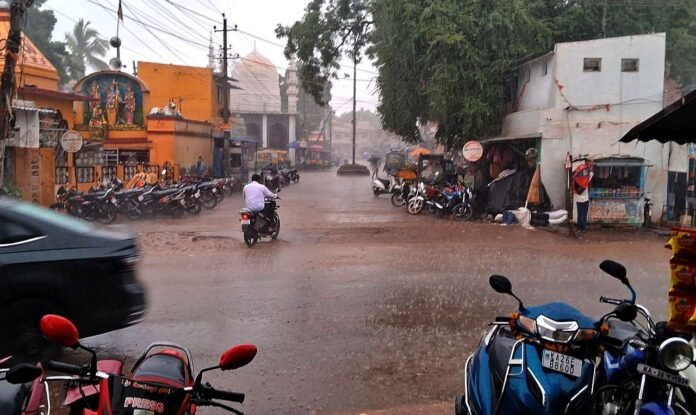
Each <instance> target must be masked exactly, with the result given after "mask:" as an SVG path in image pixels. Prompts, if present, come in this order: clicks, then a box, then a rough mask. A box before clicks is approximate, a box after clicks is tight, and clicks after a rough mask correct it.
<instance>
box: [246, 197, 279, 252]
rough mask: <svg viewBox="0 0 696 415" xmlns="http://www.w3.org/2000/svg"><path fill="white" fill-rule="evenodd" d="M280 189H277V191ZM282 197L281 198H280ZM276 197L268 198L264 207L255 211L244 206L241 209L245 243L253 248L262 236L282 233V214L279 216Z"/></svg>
mask: <svg viewBox="0 0 696 415" xmlns="http://www.w3.org/2000/svg"><path fill="white" fill-rule="evenodd" d="M277 192H280V189H276V193H277ZM278 199H280V198H278ZM278 207H279V206H278V205H277V204H276V199H271V198H268V197H267V198H266V203H265V206H264V209H263V210H262V211H261V212H253V211H251V210H250V209H247V208H244V209H242V210H240V211H239V222H240V223H241V224H242V232H243V233H244V243H246V245H247V246H248V247H249V248H251V247H252V246H254V245H256V243H257V242H258V240H259V239H260V238H271V239H273V240H275V239H277V238H278V234H280V216H278V212H277V210H278Z"/></svg>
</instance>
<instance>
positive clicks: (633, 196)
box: [587, 157, 649, 226]
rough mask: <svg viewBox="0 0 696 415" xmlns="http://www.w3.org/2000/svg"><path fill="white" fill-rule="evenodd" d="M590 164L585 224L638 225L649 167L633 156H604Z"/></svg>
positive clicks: (641, 218) (641, 217)
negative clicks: (587, 209) (587, 211)
mask: <svg viewBox="0 0 696 415" xmlns="http://www.w3.org/2000/svg"><path fill="white" fill-rule="evenodd" d="M592 161H593V162H594V167H593V177H592V181H591V183H590V188H589V197H590V209H589V213H588V217H587V219H588V222H589V223H597V224H610V225H633V226H641V225H642V224H643V220H644V215H643V206H644V198H645V179H646V175H647V169H648V167H649V166H648V165H647V164H645V161H644V160H643V159H642V158H636V157H603V158H596V159H593V160H592Z"/></svg>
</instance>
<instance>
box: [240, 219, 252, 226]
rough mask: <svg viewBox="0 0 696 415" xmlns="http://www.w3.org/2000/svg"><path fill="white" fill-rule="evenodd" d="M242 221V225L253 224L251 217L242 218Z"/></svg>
mask: <svg viewBox="0 0 696 415" xmlns="http://www.w3.org/2000/svg"><path fill="white" fill-rule="evenodd" d="M240 222H241V223H242V225H251V220H249V219H242V220H240Z"/></svg>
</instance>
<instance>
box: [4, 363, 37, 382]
mask: <svg viewBox="0 0 696 415" xmlns="http://www.w3.org/2000/svg"><path fill="white" fill-rule="evenodd" d="M42 373H43V370H41V368H40V367H38V366H36V365H35V364H31V363H20V364H18V365H16V366H12V367H11V368H10V370H9V371H7V374H6V375H5V380H6V381H7V382H9V383H12V384H14V385H19V384H22V383H28V382H31V381H33V380H34V379H36V378H38V377H39V376H41V374H42Z"/></svg>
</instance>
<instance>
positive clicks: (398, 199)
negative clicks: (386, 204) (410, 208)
mask: <svg viewBox="0 0 696 415" xmlns="http://www.w3.org/2000/svg"><path fill="white" fill-rule="evenodd" d="M391 204H392V206H394V207H401V206H403V205H405V204H406V201H405V200H404V198H403V197H402V196H401V193H394V194H392V197H391Z"/></svg>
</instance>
